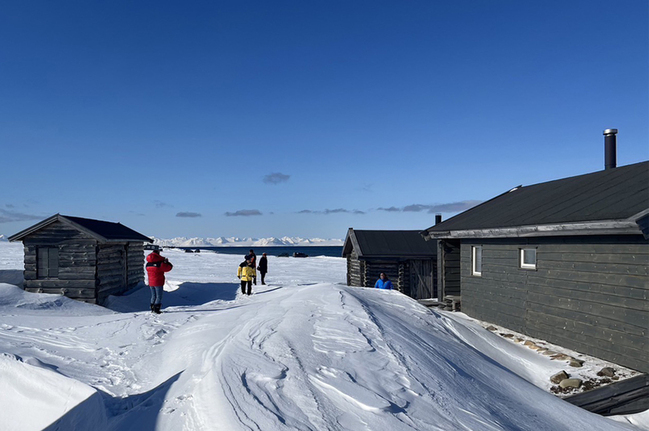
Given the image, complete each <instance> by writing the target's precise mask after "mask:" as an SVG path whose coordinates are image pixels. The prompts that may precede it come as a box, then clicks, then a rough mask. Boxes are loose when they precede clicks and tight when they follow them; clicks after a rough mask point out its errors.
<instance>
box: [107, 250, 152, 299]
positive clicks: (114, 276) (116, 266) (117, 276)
mask: <svg viewBox="0 0 649 431" xmlns="http://www.w3.org/2000/svg"><path fill="white" fill-rule="evenodd" d="M127 250H128V249H127V247H126V245H125V244H100V245H99V247H98V249H97V260H98V262H97V281H98V284H97V301H98V303H100V304H101V303H102V302H103V301H104V299H106V298H107V297H108V296H109V295H117V294H119V293H122V292H125V291H126V290H128V252H127ZM140 265H142V262H140Z"/></svg>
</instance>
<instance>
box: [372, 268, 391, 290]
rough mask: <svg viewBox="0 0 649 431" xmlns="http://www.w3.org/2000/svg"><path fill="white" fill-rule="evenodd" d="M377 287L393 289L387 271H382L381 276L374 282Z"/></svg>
mask: <svg viewBox="0 0 649 431" xmlns="http://www.w3.org/2000/svg"><path fill="white" fill-rule="evenodd" d="M374 288H375V289H392V282H391V281H390V280H389V279H388V276H387V275H385V273H383V272H382V273H381V275H380V278H379V279H378V280H376V283H374Z"/></svg>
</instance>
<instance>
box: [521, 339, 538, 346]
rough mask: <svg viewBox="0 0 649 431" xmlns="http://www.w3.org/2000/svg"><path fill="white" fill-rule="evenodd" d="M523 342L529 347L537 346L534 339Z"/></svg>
mask: <svg viewBox="0 0 649 431" xmlns="http://www.w3.org/2000/svg"><path fill="white" fill-rule="evenodd" d="M523 344H524V345H525V346H528V347H529V346H536V344H535V343H534V341H530V340H527V341H526V342H525V343H523Z"/></svg>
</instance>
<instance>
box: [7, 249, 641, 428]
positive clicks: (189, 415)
mask: <svg viewBox="0 0 649 431" xmlns="http://www.w3.org/2000/svg"><path fill="white" fill-rule="evenodd" d="M163 254H164V255H166V256H167V257H169V258H170V260H171V261H172V262H173V263H174V270H173V271H172V272H171V273H169V277H168V283H167V285H166V286H165V290H166V292H165V296H164V298H163V304H164V313H163V314H161V315H153V314H151V313H150V312H148V311H147V309H148V301H149V299H148V290H147V289H146V288H145V289H140V290H137V291H135V292H133V293H131V294H130V295H127V296H123V297H113V298H110V301H109V303H108V304H107V308H104V307H99V306H94V305H88V304H84V303H80V302H76V301H73V300H69V299H67V298H65V297H61V296H56V295H45V294H30V293H25V292H24V291H22V290H20V289H19V288H17V287H15V286H14V285H13V284H11V283H15V280H16V275H15V274H16V271H17V270H19V269H21V268H22V246H21V244H7V243H0V315H1V316H2V318H1V320H0V406H1V407H2V408H0V424H2V425H1V426H0V427H1V428H2V429H3V430H38V429H43V428H46V427H47V429H50V430H54V429H65V430H74V429H79V430H86V429H93V430H114V431H115V430H118V431H122V430H138V431H140V430H153V429H156V430H174V431H175V430H183V429H184V430H264V431H268V430H354V431H359V430H372V431H379V430H390V431H396V430H534V431H537V430H552V431H556V430H588V431H594V430H618V429H620V430H621V429H632V430H633V429H635V430H637V429H645V430H647V429H649V416H648V415H647V412H645V413H641V414H638V415H633V416H629V417H617V418H615V420H612V419H609V418H604V417H601V416H598V415H594V414H591V413H589V412H587V411H584V410H581V409H579V408H577V407H574V406H572V405H570V404H568V403H566V402H564V401H562V400H560V399H559V398H557V397H555V396H553V395H551V394H549V393H547V391H545V390H543V389H541V388H543V387H544V385H546V384H547V383H545V380H544V379H546V377H547V375H548V373H549V372H552V371H554V368H555V367H561V366H565V364H559V363H558V362H557V361H550V359H549V358H548V357H545V356H543V355H539V354H537V353H536V352H532V351H530V350H529V349H527V348H524V347H522V346H520V345H517V344H515V343H512V342H510V341H508V340H505V339H503V338H501V337H499V336H498V335H496V334H493V333H491V332H489V331H487V330H485V329H484V328H482V327H481V326H480V325H479V324H478V323H476V322H473V321H471V320H469V319H466V318H461V317H458V316H457V315H453V314H452V313H440V312H437V311H434V310H430V309H427V308H425V307H423V306H421V305H419V304H418V303H417V302H415V301H413V300H411V299H410V298H408V297H405V296H403V295H401V294H400V293H398V292H394V291H379V290H374V289H360V288H349V287H347V286H345V285H344V280H345V261H344V259H342V258H332V257H319V258H308V259H293V258H276V257H273V256H270V257H269V269H270V273H269V274H268V276H267V281H268V282H269V283H270V284H269V285H267V286H260V285H257V286H254V287H255V289H254V295H252V296H251V297H245V296H241V295H240V294H239V291H238V284H237V282H238V280H237V279H236V277H235V274H236V268H237V264H238V263H239V261H240V260H241V257H239V256H234V255H226V254H222V255H221V254H215V253H198V254H195V253H183V252H181V251H177V250H166V251H165V252H164V253H163ZM8 281H9V282H8ZM539 376H544V377H543V378H541V377H539ZM535 385H536V386H535ZM537 386H539V387H537Z"/></svg>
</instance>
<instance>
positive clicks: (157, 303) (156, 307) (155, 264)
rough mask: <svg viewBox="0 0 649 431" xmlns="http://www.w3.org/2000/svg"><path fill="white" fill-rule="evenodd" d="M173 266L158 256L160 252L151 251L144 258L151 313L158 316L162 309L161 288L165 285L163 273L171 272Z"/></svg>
mask: <svg viewBox="0 0 649 431" xmlns="http://www.w3.org/2000/svg"><path fill="white" fill-rule="evenodd" d="M172 268H173V265H172V264H171V262H169V259H167V258H166V257H162V256H161V255H160V250H153V251H152V252H151V254H149V255H148V256H147V257H146V272H147V275H148V276H149V288H150V289H151V311H152V312H154V313H156V314H160V313H161V311H160V308H161V307H162V287H163V286H164V284H165V272H169V271H171V269H172Z"/></svg>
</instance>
